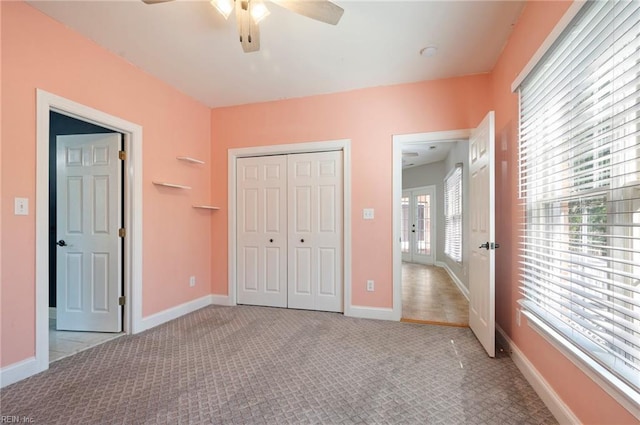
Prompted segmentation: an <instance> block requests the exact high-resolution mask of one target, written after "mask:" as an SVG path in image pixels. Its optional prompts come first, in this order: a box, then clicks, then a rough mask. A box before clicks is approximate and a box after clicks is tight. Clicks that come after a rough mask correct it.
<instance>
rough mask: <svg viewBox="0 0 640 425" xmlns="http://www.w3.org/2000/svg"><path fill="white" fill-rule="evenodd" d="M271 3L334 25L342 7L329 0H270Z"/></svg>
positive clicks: (341, 11)
mask: <svg viewBox="0 0 640 425" xmlns="http://www.w3.org/2000/svg"><path fill="white" fill-rule="evenodd" d="M271 2H272V3H275V4H277V5H278V6H282V7H284V8H285V9H289V10H291V11H292V12H295V13H297V14H299V15H303V16H306V17H308V18H311V19H315V20H316V21H320V22H325V23H327V24H331V25H336V24H337V23H338V22H340V18H341V17H342V14H343V13H344V9H343V8H341V7H340V6H338V5H336V4H334V3H331V2H330V1H329V0H271Z"/></svg>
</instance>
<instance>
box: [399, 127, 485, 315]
mask: <svg viewBox="0 0 640 425" xmlns="http://www.w3.org/2000/svg"><path fill="white" fill-rule="evenodd" d="M471 131H472V129H460V130H450V131H435V132H429V133H412V134H399V135H395V134H394V135H393V156H392V159H393V196H392V197H391V204H392V206H391V208H392V226H393V238H392V241H393V249H392V251H393V312H392V320H400V319H401V318H402V248H401V246H400V241H401V236H402V233H401V232H400V218H401V217H402V210H401V208H402V207H401V205H400V202H401V200H402V148H403V147H405V146H407V145H415V144H419V143H425V142H435V141H443V140H456V139H458V140H459V139H468V138H469V136H470V135H471ZM463 240H464V239H463Z"/></svg>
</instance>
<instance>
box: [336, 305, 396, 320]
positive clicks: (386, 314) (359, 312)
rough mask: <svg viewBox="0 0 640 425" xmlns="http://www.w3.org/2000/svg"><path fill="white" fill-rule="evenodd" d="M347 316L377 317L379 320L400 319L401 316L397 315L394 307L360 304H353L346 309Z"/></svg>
mask: <svg viewBox="0 0 640 425" xmlns="http://www.w3.org/2000/svg"><path fill="white" fill-rule="evenodd" d="M344 315H345V316H349V317H358V318H361V319H377V320H393V321H396V322H397V321H398V320H400V317H396V316H397V314H395V313H394V311H393V309H392V308H380V307H365V306H360V305H352V306H351V307H350V308H349V309H348V311H345V313H344Z"/></svg>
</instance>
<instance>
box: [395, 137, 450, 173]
mask: <svg viewBox="0 0 640 425" xmlns="http://www.w3.org/2000/svg"><path fill="white" fill-rule="evenodd" d="M457 141H458V140H442V141H436V142H416V143H411V144H409V143H407V144H404V145H403V146H402V168H403V169H405V168H412V167H417V166H419V165H426V164H431V163H434V162H438V161H444V160H445V158H446V157H447V155H448V154H449V151H451V149H452V148H453V147H454V146H455V142H457Z"/></svg>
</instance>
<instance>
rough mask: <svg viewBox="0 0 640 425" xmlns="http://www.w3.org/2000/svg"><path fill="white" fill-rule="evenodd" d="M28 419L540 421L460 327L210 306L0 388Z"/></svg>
mask: <svg viewBox="0 0 640 425" xmlns="http://www.w3.org/2000/svg"><path fill="white" fill-rule="evenodd" d="M0 409H1V414H2V415H19V416H21V417H22V416H26V417H28V418H31V419H33V422H34V423H38V424H58V423H73V424H78V423H82V424H232V423H233V424H288V423H290V424H377V423H384V424H465V423H468V424H551V423H556V422H555V420H554V418H553V416H552V415H551V414H550V412H549V411H548V410H547V409H546V407H545V406H544V404H543V403H542V401H541V400H540V399H539V398H538V397H537V395H536V394H535V393H534V391H533V390H532V389H531V387H530V386H529V385H528V383H527V382H526V381H525V379H524V378H523V377H522V375H521V374H520V373H519V371H518V370H517V368H516V367H515V366H514V364H513V362H512V361H511V359H510V358H508V357H507V356H504V355H503V356H501V357H498V358H496V359H490V358H488V357H487V356H486V354H485V353H484V351H483V350H482V348H481V346H480V345H479V343H478V342H477V341H476V340H475V338H474V337H473V335H472V333H471V331H470V330H469V329H465V328H454V327H442V326H429V325H417V324H410V323H398V322H386V321H375V320H366V319H353V318H348V317H344V316H342V315H339V314H334V313H321V312H307V311H297V310H286V309H272V308H264V307H249V306H238V307H217V306H214V307H207V308H204V309H201V310H199V311H197V312H195V313H192V314H189V315H187V316H184V317H182V318H180V319H177V320H174V321H172V322H169V323H167V324H164V325H162V326H159V327H157V328H154V329H151V330H149V331H147V332H144V333H141V334H138V335H131V336H123V337H120V338H117V339H115V340H112V341H109V342H107V343H105V344H103V345H101V346H98V347H95V348H92V349H89V350H87V351H84V352H81V353H79V354H76V355H74V356H71V357H67V358H65V359H63V360H60V361H58V362H55V363H53V364H52V365H51V368H50V369H49V370H48V371H46V372H43V373H41V374H39V375H37V376H34V377H31V378H29V379H26V380H24V381H21V382H18V383H16V384H13V385H11V386H9V387H7V388H5V389H3V390H1V391H0Z"/></svg>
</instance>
